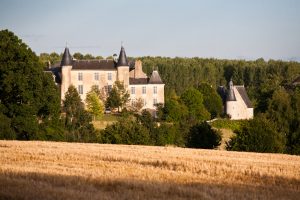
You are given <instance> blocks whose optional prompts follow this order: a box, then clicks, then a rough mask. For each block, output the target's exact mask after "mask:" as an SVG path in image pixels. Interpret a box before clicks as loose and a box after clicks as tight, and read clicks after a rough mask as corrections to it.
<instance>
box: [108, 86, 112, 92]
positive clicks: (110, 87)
mask: <svg viewBox="0 0 300 200" xmlns="http://www.w3.org/2000/svg"><path fill="white" fill-rule="evenodd" d="M111 89H112V85H108V86H107V92H108V93H110V91H111Z"/></svg>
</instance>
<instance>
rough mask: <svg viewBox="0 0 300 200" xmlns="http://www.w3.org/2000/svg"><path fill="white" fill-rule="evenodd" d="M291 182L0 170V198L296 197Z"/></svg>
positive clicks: (296, 192)
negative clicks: (153, 178)
mask: <svg viewBox="0 0 300 200" xmlns="http://www.w3.org/2000/svg"><path fill="white" fill-rule="evenodd" d="M285 181H287V182H289V181H290V180H285ZM292 184H298V187H296V188H295V187H291V188H287V187H285V188H283V187H277V186H276V183H275V185H272V186H267V185H266V186H253V185H251V186H250V185H237V184H231V185H224V184H217V183H215V184H211V183H209V184H208V183H187V184H176V183H170V182H152V181H143V180H136V179H127V180H126V179H125V180H124V179H116V178H114V177H111V178H109V179H100V178H93V177H81V176H63V175H49V174H42V173H33V172H30V173H23V172H22V173H15V172H3V171H0V199H297V198H298V197H299V195H300V186H299V181H296V183H292Z"/></svg>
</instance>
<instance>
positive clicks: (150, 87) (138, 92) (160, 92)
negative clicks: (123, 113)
mask: <svg viewBox="0 0 300 200" xmlns="http://www.w3.org/2000/svg"><path fill="white" fill-rule="evenodd" d="M164 86H165V85H164V84H144V85H142V84H138V85H130V86H129V94H130V102H129V104H131V105H132V103H133V102H134V101H137V100H138V99H139V98H141V99H142V100H143V102H145V103H144V106H143V109H156V106H155V105H154V102H155V101H156V103H157V104H158V103H162V104H164V103H165V99H164V96H165V95H164ZM143 87H146V94H143ZM154 87H156V94H155V93H154ZM132 88H135V89H134V91H135V93H134V94H132Z"/></svg>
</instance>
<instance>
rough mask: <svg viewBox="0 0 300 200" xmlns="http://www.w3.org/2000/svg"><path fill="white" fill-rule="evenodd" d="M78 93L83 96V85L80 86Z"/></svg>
mask: <svg viewBox="0 0 300 200" xmlns="http://www.w3.org/2000/svg"><path fill="white" fill-rule="evenodd" d="M78 93H79V94H83V85H78Z"/></svg>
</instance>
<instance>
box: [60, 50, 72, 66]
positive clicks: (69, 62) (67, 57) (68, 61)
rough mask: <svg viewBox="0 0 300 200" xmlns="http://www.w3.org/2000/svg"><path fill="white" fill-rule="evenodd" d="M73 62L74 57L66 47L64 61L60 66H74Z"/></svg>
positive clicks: (62, 60)
mask: <svg viewBox="0 0 300 200" xmlns="http://www.w3.org/2000/svg"><path fill="white" fill-rule="evenodd" d="M72 61H73V59H72V56H71V54H70V52H69V48H68V47H66V48H65V52H64V55H63V57H62V59H61V64H60V66H67V65H72Z"/></svg>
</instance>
